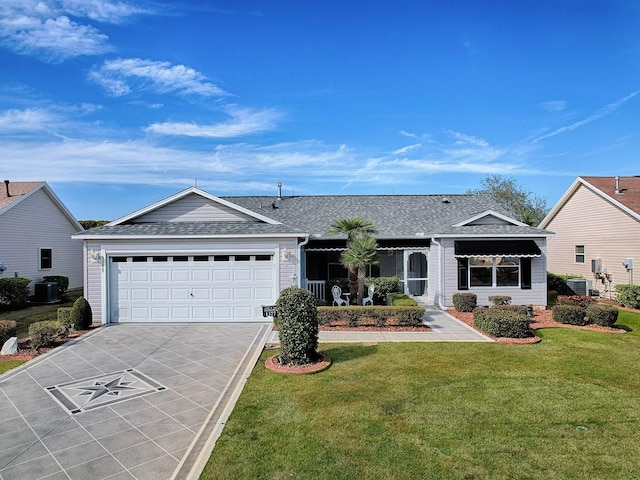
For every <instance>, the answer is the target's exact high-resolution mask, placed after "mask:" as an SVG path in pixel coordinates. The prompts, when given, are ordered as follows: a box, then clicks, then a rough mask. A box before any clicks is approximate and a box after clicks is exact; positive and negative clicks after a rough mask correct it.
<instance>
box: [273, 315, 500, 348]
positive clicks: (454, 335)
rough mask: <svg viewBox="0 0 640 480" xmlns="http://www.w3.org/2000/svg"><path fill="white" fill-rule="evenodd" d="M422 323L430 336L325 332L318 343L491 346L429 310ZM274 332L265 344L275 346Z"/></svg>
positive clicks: (474, 332)
mask: <svg viewBox="0 0 640 480" xmlns="http://www.w3.org/2000/svg"><path fill="white" fill-rule="evenodd" d="M425 308H426V313H425V319H424V323H425V324H427V325H428V326H429V327H431V330H432V331H431V332H419V333H416V332H349V331H343V332H327V331H321V332H320V334H319V337H318V340H319V341H320V343H360V342H493V340H492V339H491V338H489V337H487V336H486V335H483V334H482V333H480V332H478V331H477V330H474V329H473V328H471V327H469V326H468V325H467V324H466V323H464V322H461V321H460V320H458V319H457V318H455V317H453V316H451V315H449V314H448V313H447V312H445V311H443V310H440V309H438V308H435V307H433V306H430V305H429V306H425ZM279 343H280V340H279V338H278V332H272V334H271V336H270V337H269V339H268V341H267V344H269V345H278V344H279Z"/></svg>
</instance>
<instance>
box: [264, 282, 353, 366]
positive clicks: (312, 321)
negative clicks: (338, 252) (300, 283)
mask: <svg viewBox="0 0 640 480" xmlns="http://www.w3.org/2000/svg"><path fill="white" fill-rule="evenodd" d="M276 306H277V308H278V323H279V324H280V330H279V336H280V347H281V348H282V353H281V354H280V355H279V356H278V361H279V362H280V363H281V364H288V365H304V364H307V363H313V362H314V361H316V360H317V359H318V352H317V349H318V313H317V309H316V305H315V302H314V299H313V294H312V293H311V292H310V291H309V290H306V289H304V288H298V287H289V288H285V289H284V290H282V292H280V296H279V297H278V300H277V301H276ZM343 308H344V307H343Z"/></svg>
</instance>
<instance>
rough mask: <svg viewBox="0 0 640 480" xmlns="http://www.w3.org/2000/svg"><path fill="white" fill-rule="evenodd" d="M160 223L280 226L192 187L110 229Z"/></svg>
mask: <svg viewBox="0 0 640 480" xmlns="http://www.w3.org/2000/svg"><path fill="white" fill-rule="evenodd" d="M157 222H172V223H179V222H262V223H267V224H272V225H277V224H279V223H280V222H278V221H276V220H273V219H271V218H268V217H266V216H264V215H260V214H259V213H256V212H253V211H251V210H249V209H247V208H244V207H242V206H240V205H236V204H235V203H232V202H230V201H228V200H224V199H222V198H219V197H216V196H214V195H211V194H209V193H207V192H205V191H203V190H200V189H198V188H196V187H190V188H188V189H186V190H183V191H182V192H179V193H177V194H175V195H172V196H170V197H168V198H165V199H163V200H160V201H159V202H156V203H154V204H153V205H149V206H148V207H145V208H142V209H140V210H137V211H135V212H133V213H131V214H129V215H126V216H124V217H122V218H119V219H117V220H114V221H113V222H111V223H109V224H108V226H115V225H122V224H129V223H157Z"/></svg>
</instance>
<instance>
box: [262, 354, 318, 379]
mask: <svg viewBox="0 0 640 480" xmlns="http://www.w3.org/2000/svg"><path fill="white" fill-rule="evenodd" d="M318 355H320V358H319V359H318V361H317V362H314V363H308V364H306V365H282V364H280V363H278V361H277V358H278V355H274V356H272V357H269V358H267V360H266V361H265V362H264V366H265V367H266V368H267V370H271V371H272V372H275V373H284V374H293V375H306V374H309V373H318V372H321V371H323V370H326V369H327V368H329V367H330V366H331V359H330V358H329V356H328V355H327V354H326V353H324V352H318Z"/></svg>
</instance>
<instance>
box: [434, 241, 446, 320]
mask: <svg viewBox="0 0 640 480" xmlns="http://www.w3.org/2000/svg"><path fill="white" fill-rule="evenodd" d="M431 243H433V244H434V245H437V246H438V293H437V296H436V297H434V300H435V304H436V305H437V306H438V307H439V308H441V309H444V308H445V307H444V306H443V305H442V299H443V298H444V261H443V258H444V250H443V248H442V244H441V243H440V242H438V241H437V240H436V239H435V237H431Z"/></svg>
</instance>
